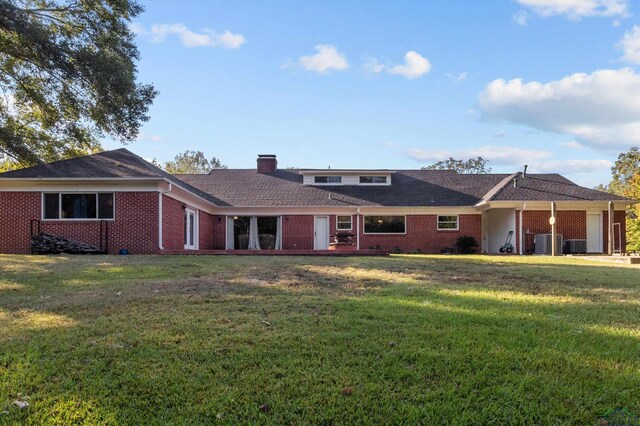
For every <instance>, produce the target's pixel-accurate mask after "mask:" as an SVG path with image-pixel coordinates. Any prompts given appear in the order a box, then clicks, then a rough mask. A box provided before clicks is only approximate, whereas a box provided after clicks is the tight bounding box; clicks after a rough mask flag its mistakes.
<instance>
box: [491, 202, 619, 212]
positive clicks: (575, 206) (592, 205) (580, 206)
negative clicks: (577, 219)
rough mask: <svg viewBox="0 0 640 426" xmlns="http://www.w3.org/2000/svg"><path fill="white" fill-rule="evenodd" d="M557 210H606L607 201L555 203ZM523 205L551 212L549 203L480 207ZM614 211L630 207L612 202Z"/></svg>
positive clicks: (503, 206)
mask: <svg viewBox="0 0 640 426" xmlns="http://www.w3.org/2000/svg"><path fill="white" fill-rule="evenodd" d="M555 203H556V209H557V210H592V209H600V210H607V206H608V204H609V202H608V201H585V200H576V201H556V202H555ZM523 204H526V205H527V208H526V209H527V210H551V201H491V202H490V203H487V204H485V205H483V206H482V210H484V211H486V210H489V209H506V208H515V209H520V208H521V206H522V205H523ZM613 205H614V206H615V208H616V210H626V209H627V207H628V206H629V205H630V203H629V202H627V201H613Z"/></svg>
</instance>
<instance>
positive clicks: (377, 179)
mask: <svg viewBox="0 0 640 426" xmlns="http://www.w3.org/2000/svg"><path fill="white" fill-rule="evenodd" d="M360 183H362V184H374V185H375V184H377V185H385V184H386V183H387V177H386V176H360Z"/></svg>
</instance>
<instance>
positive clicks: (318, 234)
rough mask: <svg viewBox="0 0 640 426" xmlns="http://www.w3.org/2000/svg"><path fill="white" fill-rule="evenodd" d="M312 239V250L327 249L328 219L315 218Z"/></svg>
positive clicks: (323, 217)
mask: <svg viewBox="0 0 640 426" xmlns="http://www.w3.org/2000/svg"><path fill="white" fill-rule="evenodd" d="M313 232H314V237H313V249H314V250H328V249H329V217H328V216H316V219H315V227H314V230H313Z"/></svg>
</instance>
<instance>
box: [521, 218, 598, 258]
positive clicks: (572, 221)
mask: <svg viewBox="0 0 640 426" xmlns="http://www.w3.org/2000/svg"><path fill="white" fill-rule="evenodd" d="M550 217H551V211H550V210H525V211H523V212H522V224H523V228H522V232H523V234H524V250H525V253H526V252H527V251H531V250H533V248H534V244H533V242H534V236H535V235H536V234H550V233H551V225H549V218H550ZM556 230H557V232H558V234H562V238H563V239H565V240H570V239H580V240H584V239H586V238H587V212H586V211H584V210H558V211H557V212H556ZM518 233H519V228H516V234H518Z"/></svg>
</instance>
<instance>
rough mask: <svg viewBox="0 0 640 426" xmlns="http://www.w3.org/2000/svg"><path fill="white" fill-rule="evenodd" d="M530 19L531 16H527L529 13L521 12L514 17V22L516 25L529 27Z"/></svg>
mask: <svg viewBox="0 0 640 426" xmlns="http://www.w3.org/2000/svg"><path fill="white" fill-rule="evenodd" d="M528 18H529V15H527V13H526V12H524V11H520V12H518V13H516V14H515V15H514V16H513V20H514V21H515V23H516V24H518V25H522V26H525V25H527V19H528Z"/></svg>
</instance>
